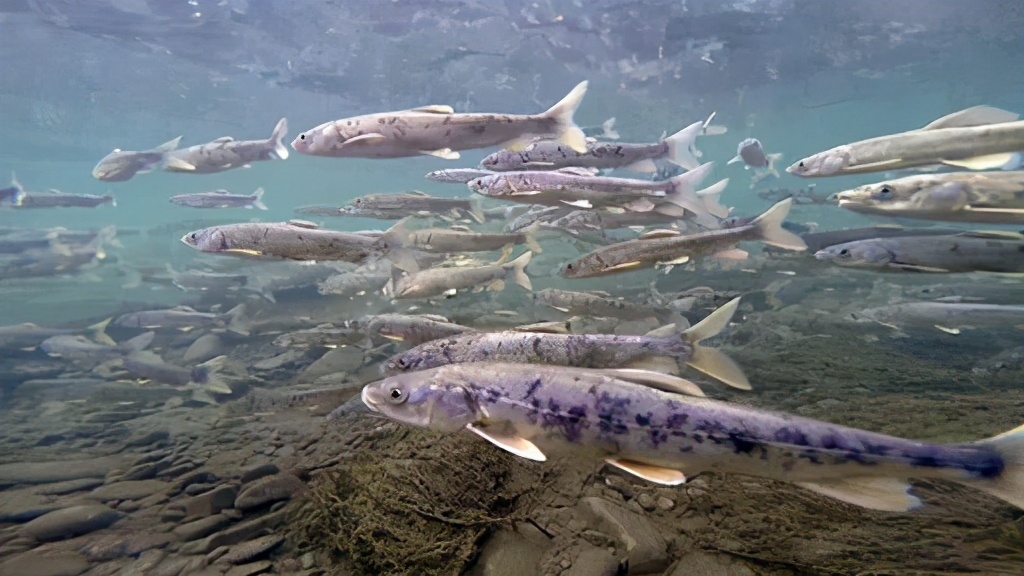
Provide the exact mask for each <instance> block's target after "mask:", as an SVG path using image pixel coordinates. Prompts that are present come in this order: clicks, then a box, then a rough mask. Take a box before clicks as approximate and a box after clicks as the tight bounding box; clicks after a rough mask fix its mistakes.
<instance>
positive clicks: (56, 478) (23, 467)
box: [0, 457, 122, 487]
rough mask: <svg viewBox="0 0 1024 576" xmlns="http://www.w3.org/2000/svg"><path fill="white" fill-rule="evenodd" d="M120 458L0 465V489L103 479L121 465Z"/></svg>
mask: <svg viewBox="0 0 1024 576" xmlns="http://www.w3.org/2000/svg"><path fill="white" fill-rule="evenodd" d="M121 462H122V460H121V458H120V457H103V458H92V459H89V460H61V461H59V462H15V463H11V464H0V487H3V486H10V485H13V484H49V483H52V482H64V481H67V480H79V479H82V478H103V477H104V476H106V474H107V472H108V471H109V470H112V469H114V468H117V467H118V466H119V465H120V464H121Z"/></svg>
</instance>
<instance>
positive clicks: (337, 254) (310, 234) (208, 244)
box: [181, 220, 379, 264]
mask: <svg viewBox="0 0 1024 576" xmlns="http://www.w3.org/2000/svg"><path fill="white" fill-rule="evenodd" d="M181 241H182V243H184V244H185V245H187V246H190V247H192V248H195V249H196V250H199V251H200V252H209V253H214V254H231V255H238V256H268V257H274V258H284V259H287V260H307V261H309V260H317V261H327V260H342V261H345V262H352V263H355V264H358V263H360V262H363V261H364V260H366V259H367V258H369V257H370V256H372V255H374V254H377V253H378V252H379V250H378V249H377V247H376V246H377V244H376V242H377V240H376V239H374V238H369V237H366V236H362V235H360V234H352V233H349V232H338V231H335V230H323V229H321V228H320V227H318V226H317V225H316V224H313V223H311V222H305V221H302V220H289V221H288V222H246V223H241V224H225V225H222V226H212V227H210V228H203V229H202V230H196V231H195V232H189V233H188V234H185V235H184V236H182V237H181Z"/></svg>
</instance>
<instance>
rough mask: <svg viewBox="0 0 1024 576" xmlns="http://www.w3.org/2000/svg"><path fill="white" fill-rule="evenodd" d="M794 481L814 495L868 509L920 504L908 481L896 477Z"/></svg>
mask: <svg viewBox="0 0 1024 576" xmlns="http://www.w3.org/2000/svg"><path fill="white" fill-rule="evenodd" d="M797 484H798V485H800V486H803V487H804V488H807V489H808V490H812V491H814V492H817V493H818V494H823V495H825V496H828V497H830V498H835V499H836V500H842V501H843V502H846V503H848V504H853V505H854V506H860V507H862V508H870V509H871V510H883V511H886V512H906V511H907V510H911V509H914V508H917V507H918V506H920V505H921V501H920V500H919V499H918V498H917V497H916V496H913V495H911V494H910V493H909V491H910V484H908V483H907V481H906V480H903V479H900V478H847V479H839V480H835V481H832V482H798V483H797Z"/></svg>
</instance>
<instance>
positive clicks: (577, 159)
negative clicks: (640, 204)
mask: <svg viewBox="0 0 1024 576" xmlns="http://www.w3.org/2000/svg"><path fill="white" fill-rule="evenodd" d="M702 130H703V122H695V123H693V124H691V125H689V126H687V127H686V128H683V129H682V130H680V131H679V132H676V133H675V134H673V135H671V136H669V137H667V138H664V139H663V140H661V141H660V142H654V143H650V144H628V143H609V142H588V143H587V149H586V150H585V151H583V152H578V151H576V150H573V149H572V148H570V147H568V146H566V145H564V144H562V143H561V142H559V141H557V140H540V141H538V142H534V143H533V144H530V145H529V146H527V147H526V148H525V149H524V150H500V151H498V152H495V153H493V154H490V155H489V156H487V157H486V158H484V159H483V160H482V161H481V162H480V167H481V168H484V169H487V170H494V171H497V172H509V171H523V170H559V169H562V168H571V167H578V168H597V169H600V170H612V169H615V168H625V169H627V170H632V171H634V172H645V173H649V174H653V173H656V172H657V171H658V166H657V164H655V161H656V160H667V161H669V162H671V163H673V164H676V165H677V166H682V167H683V168H686V169H687V170H693V169H694V168H696V167H698V166H700V160H698V159H697V158H698V157H699V156H700V154H699V152H696V150H695V149H694V142H695V141H696V140H697V136H698V135H700V134H701V133H702Z"/></svg>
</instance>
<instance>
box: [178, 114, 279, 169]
mask: <svg viewBox="0 0 1024 576" xmlns="http://www.w3.org/2000/svg"><path fill="white" fill-rule="evenodd" d="M287 135H288V120H287V119H285V118H281V119H280V120H278V122H277V125H276V126H274V131H273V132H272V133H271V134H270V138H268V139H266V140H235V139H234V138H232V137H230V136H222V137H220V138H217V139H216V140H214V141H213V142H207V143H206V144H198V145H196V146H189V147H188V148H183V149H181V150H174V151H172V152H169V153H167V155H166V158H165V160H164V165H163V169H164V170H166V171H168V172H184V173H188V174H213V173H215V172H224V171H225V170H231V169H233V168H242V167H245V166H248V165H249V164H251V163H253V162H261V161H264V160H286V159H287V158H288V149H287V148H285V146H284V143H283V142H282V140H284V137H285V136H287Z"/></svg>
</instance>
